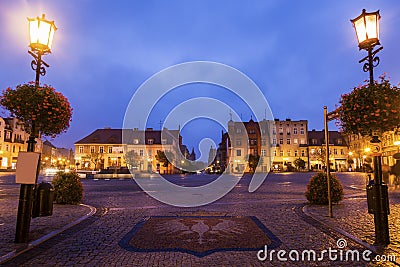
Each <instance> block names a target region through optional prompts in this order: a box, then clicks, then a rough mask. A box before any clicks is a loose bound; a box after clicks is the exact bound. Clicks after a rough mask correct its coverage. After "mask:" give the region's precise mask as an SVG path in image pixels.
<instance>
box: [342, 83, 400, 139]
mask: <svg viewBox="0 0 400 267" xmlns="http://www.w3.org/2000/svg"><path fill="white" fill-rule="evenodd" d="M380 79H381V81H380V82H375V83H374V84H372V85H370V84H365V85H361V86H358V87H356V88H354V89H353V91H351V92H350V93H349V94H343V95H342V96H341V99H340V101H339V103H340V106H339V108H338V115H339V117H338V120H339V121H338V125H339V127H340V128H341V129H342V131H343V132H345V133H347V134H361V135H363V136H367V135H372V134H373V133H375V132H378V133H383V132H386V131H392V130H394V129H395V128H397V127H398V126H400V89H399V88H398V87H396V86H392V85H391V84H390V82H389V80H387V79H385V76H381V77H380Z"/></svg>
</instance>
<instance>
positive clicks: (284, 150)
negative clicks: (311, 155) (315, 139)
mask: <svg viewBox="0 0 400 267" xmlns="http://www.w3.org/2000/svg"><path fill="white" fill-rule="evenodd" d="M274 124H275V125H274V127H273V129H272V134H271V139H272V140H271V143H272V145H273V146H275V147H276V149H275V150H274V151H273V155H274V161H273V166H272V169H273V170H277V171H290V170H291V169H293V168H294V167H295V166H294V161H295V160H296V159H298V158H301V159H302V160H304V161H305V162H306V166H307V167H308V166H309V159H308V144H307V140H308V121H307V120H297V121H292V120H291V119H286V120H284V121H282V120H279V119H275V121H274Z"/></svg>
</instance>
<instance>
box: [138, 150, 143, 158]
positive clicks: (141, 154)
mask: <svg viewBox="0 0 400 267" xmlns="http://www.w3.org/2000/svg"><path fill="white" fill-rule="evenodd" d="M139 156H141V157H143V156H144V151H143V149H140V150H139Z"/></svg>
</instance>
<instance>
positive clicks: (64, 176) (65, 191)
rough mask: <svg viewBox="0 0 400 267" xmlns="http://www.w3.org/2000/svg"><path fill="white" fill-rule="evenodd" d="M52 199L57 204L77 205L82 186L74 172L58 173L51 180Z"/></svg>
mask: <svg viewBox="0 0 400 267" xmlns="http://www.w3.org/2000/svg"><path fill="white" fill-rule="evenodd" d="M52 183H53V186H54V199H55V201H56V203H57V204H79V203H81V201H82V198H83V186H82V182H81V179H80V178H79V176H78V174H77V173H76V172H68V173H66V172H58V173H57V174H56V175H55V176H54V179H53V182H52Z"/></svg>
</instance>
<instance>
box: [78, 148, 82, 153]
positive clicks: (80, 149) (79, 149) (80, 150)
mask: <svg viewBox="0 0 400 267" xmlns="http://www.w3.org/2000/svg"><path fill="white" fill-rule="evenodd" d="M78 151H79V153H80V154H82V153H83V146H79V147H78Z"/></svg>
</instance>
